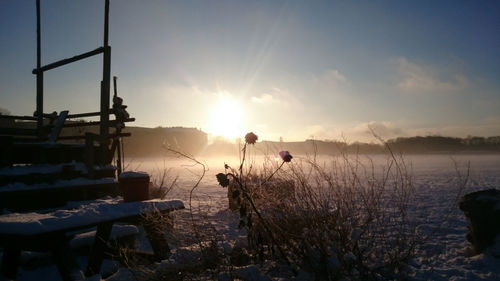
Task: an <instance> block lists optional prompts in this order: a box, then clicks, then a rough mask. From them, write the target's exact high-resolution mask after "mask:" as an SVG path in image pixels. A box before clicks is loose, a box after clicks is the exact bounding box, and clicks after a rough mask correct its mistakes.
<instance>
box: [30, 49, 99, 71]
mask: <svg viewBox="0 0 500 281" xmlns="http://www.w3.org/2000/svg"><path fill="white" fill-rule="evenodd" d="M103 52H104V47H99V48H97V49H95V50H93V51H90V52H86V53H83V54H81V55H77V56H74V57H71V58H67V59H63V60H60V61H56V62H53V63H51V64H47V65H45V66H42V67H39V68H36V69H33V71H32V72H33V74H39V73H40V72H44V71H47V70H51V69H54V68H57V67H60V66H63V65H66V64H69V63H72V62H75V61H79V60H82V59H86V58H89V57H92V56H95V55H98V54H100V53H103Z"/></svg>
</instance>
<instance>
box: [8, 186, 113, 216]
mask: <svg viewBox="0 0 500 281" xmlns="http://www.w3.org/2000/svg"><path fill="white" fill-rule="evenodd" d="M28 187H29V186H28ZM118 193H119V190H118V183H117V182H109V183H96V184H81V185H74V186H71V185H69V186H61V185H59V186H53V187H50V186H48V187H46V188H37V185H33V189H29V188H28V189H24V190H2V191H0V210H2V209H6V210H9V211H11V212H27V211H34V210H39V209H46V208H56V207H61V206H64V205H65V204H66V203H67V202H69V201H81V200H94V199H98V198H102V197H104V196H117V195H118Z"/></svg>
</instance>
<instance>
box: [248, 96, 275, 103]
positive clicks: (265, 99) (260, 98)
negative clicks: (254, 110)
mask: <svg viewBox="0 0 500 281" xmlns="http://www.w3.org/2000/svg"><path fill="white" fill-rule="evenodd" d="M251 100H252V102H254V103H258V104H269V103H273V102H275V99H274V98H273V96H272V95H270V94H262V95H260V96H258V97H252V98H251Z"/></svg>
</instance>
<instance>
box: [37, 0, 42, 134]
mask: <svg viewBox="0 0 500 281" xmlns="http://www.w3.org/2000/svg"><path fill="white" fill-rule="evenodd" d="M40 29H41V27H40V0H36V68H37V69H38V70H40V67H41V64H42V51H41V30H40ZM36 112H37V113H38V115H37V123H36V125H37V129H38V137H39V138H40V139H41V138H43V135H44V133H43V130H42V128H43V72H42V71H38V72H37V74H36Z"/></svg>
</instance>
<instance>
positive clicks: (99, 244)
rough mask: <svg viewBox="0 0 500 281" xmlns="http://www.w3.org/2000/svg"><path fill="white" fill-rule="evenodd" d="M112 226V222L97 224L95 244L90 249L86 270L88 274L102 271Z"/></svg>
mask: <svg viewBox="0 0 500 281" xmlns="http://www.w3.org/2000/svg"><path fill="white" fill-rule="evenodd" d="M112 228H113V223H112V222H109V223H101V224H98V225H97V232H96V234H95V239H94V244H93V245H92V250H91V251H90V256H89V260H88V263H87V271H86V272H85V275H86V276H92V275H95V274H99V273H100V271H101V263H102V260H103V259H104V255H105V250H106V248H107V243H108V240H109V236H110V234H111V229H112Z"/></svg>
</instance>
